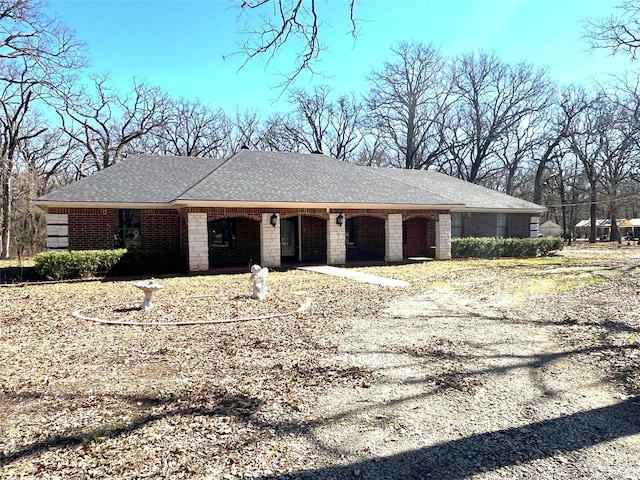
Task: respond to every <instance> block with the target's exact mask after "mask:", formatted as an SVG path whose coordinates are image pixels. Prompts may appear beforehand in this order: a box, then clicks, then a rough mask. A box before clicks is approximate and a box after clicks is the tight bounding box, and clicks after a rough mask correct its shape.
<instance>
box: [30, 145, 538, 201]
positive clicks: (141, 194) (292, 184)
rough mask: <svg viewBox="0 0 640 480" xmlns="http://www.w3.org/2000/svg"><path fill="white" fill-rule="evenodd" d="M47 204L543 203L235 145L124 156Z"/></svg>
mask: <svg viewBox="0 0 640 480" xmlns="http://www.w3.org/2000/svg"><path fill="white" fill-rule="evenodd" d="M34 203H36V204H37V205H40V206H43V207H47V206H85V207H91V206H100V207H102V206H107V205H112V206H120V207H122V208H124V207H125V206H126V207H129V208H131V207H133V206H135V205H139V206H141V207H143V206H156V207H158V208H159V207H161V206H162V207H172V206H186V205H190V206H216V205H246V206H260V205H271V206H273V205H275V204H277V205H282V206H294V205H298V206H318V205H320V206H322V207H325V206H326V207H331V206H342V207H348V206H353V207H358V206H359V207H363V208H364V207H368V208H375V207H379V208H383V207H386V208H390V207H394V206H395V207H398V208H439V209H449V210H452V211H461V210H466V209H484V210H487V209H491V210H501V209H505V210H513V209H516V210H519V211H531V212H537V211H540V210H542V209H543V208H542V207H540V206H539V205H535V204H533V203H530V202H525V201H523V200H519V199H517V198H515V197H511V196H509V195H504V194H501V193H498V192H494V191H492V190H489V189H487V188H484V187H480V186H478V185H472V184H469V183H468V182H464V181H462V180H459V179H456V178H452V177H449V176H447V175H443V174H438V173H435V172H428V171H415V170H400V169H388V168H371V167H360V166H355V165H351V164H349V163H345V162H341V161H339V160H336V159H333V158H330V157H327V156H325V155H322V154H301V153H283V152H261V151H255V150H246V149H244V150H241V151H240V152H238V153H237V154H235V155H233V156H232V157H230V158H228V159H226V160H218V159H209V158H194V157H165V156H131V157H129V158H127V159H125V160H123V161H121V162H119V163H117V164H115V165H113V166H111V167H109V168H107V169H104V170H101V171H100V172H97V173H95V174H94V175H92V176H90V177H87V178H85V179H82V180H79V181H77V182H74V183H72V184H70V185H67V186H65V187H62V188H60V189H58V190H55V191H53V192H51V193H49V194H47V195H44V196H42V197H40V198H38V199H36V200H35V201H34Z"/></svg>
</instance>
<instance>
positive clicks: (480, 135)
mask: <svg viewBox="0 0 640 480" xmlns="http://www.w3.org/2000/svg"><path fill="white" fill-rule="evenodd" d="M453 81H454V93H455V95H456V97H457V100H456V105H455V106H456V109H457V117H456V118H457V122H458V123H457V124H453V125H451V126H450V132H451V135H450V146H451V148H450V149H449V155H450V156H451V158H452V160H453V162H454V163H455V166H456V168H457V169H458V171H457V172H455V173H456V175H457V176H458V177H460V178H463V179H465V180H467V181H469V182H473V183H478V182H479V181H481V180H482V179H487V178H489V177H491V176H492V175H495V174H499V173H500V172H501V165H500V162H499V160H498V159H497V151H498V148H499V146H500V142H501V141H505V137H506V136H508V135H509V134H512V132H514V130H516V129H518V128H521V126H522V125H523V124H525V125H527V128H529V125H528V121H529V119H530V118H531V117H532V116H533V115H535V114H537V113H539V112H541V111H543V110H544V109H546V108H547V107H548V105H549V102H550V85H549V81H548V80H547V76H546V72H545V71H544V70H540V69H536V68H534V67H533V66H532V65H530V64H527V63H519V64H515V65H511V64H507V63H504V62H503V61H501V60H500V59H499V58H498V57H497V56H495V55H493V54H487V53H479V54H473V53H472V54H466V55H462V56H460V57H459V58H458V59H457V60H456V62H455V69H454V80H453Z"/></svg>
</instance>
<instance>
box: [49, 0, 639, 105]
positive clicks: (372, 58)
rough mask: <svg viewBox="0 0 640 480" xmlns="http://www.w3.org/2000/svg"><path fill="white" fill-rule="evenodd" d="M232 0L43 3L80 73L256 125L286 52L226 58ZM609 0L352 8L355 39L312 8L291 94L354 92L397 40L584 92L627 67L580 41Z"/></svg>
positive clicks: (449, 0)
mask: <svg viewBox="0 0 640 480" xmlns="http://www.w3.org/2000/svg"><path fill="white" fill-rule="evenodd" d="M239 3H240V0H198V1H188V0H187V1H179V2H176V1H169V0H162V1H158V0H145V1H133V0H119V1H114V0H111V1H101V0H51V1H50V3H49V7H48V11H49V13H55V14H57V15H58V16H59V17H60V18H61V20H62V21H63V22H64V23H65V24H66V25H67V26H69V27H70V28H72V29H73V30H75V32H76V35H77V37H78V38H80V39H81V40H84V41H85V42H86V43H87V44H88V52H89V58H90V62H91V69H92V70H93V71H95V72H100V73H104V72H109V74H110V77H111V80H112V82H113V83H114V84H115V85H116V86H118V87H119V88H122V89H123V90H126V89H127V88H128V87H129V86H130V85H131V83H132V80H133V78H136V79H138V80H142V81H146V82H148V83H150V84H153V85H157V86H160V87H162V88H164V89H165V90H167V91H168V92H169V93H170V94H171V95H172V96H173V97H176V98H177V97H186V98H191V99H196V98H198V99H200V100H202V101H203V102H205V103H208V104H209V105H211V106H212V107H216V108H217V107H222V108H223V109H224V110H225V111H227V113H229V114H233V112H234V111H235V109H236V108H240V109H255V110H257V111H260V112H261V113H262V114H263V115H264V116H268V115H269V114H270V113H271V112H273V111H275V110H282V109H284V108H286V106H285V105H284V100H285V99H286V93H285V94H284V95H281V93H282V92H281V89H279V88H277V87H276V86H277V85H278V83H279V82H280V81H281V77H279V76H278V73H280V72H288V71H290V70H291V68H292V64H293V61H294V59H295V52H296V48H297V46H295V45H294V44H291V45H288V46H287V48H286V49H285V50H284V51H282V52H280V53H279V54H278V55H277V56H276V58H274V59H272V60H271V61H270V63H268V64H267V62H266V61H264V60H260V59H258V60H254V61H252V62H250V63H249V64H248V65H247V66H245V67H244V68H242V69H240V67H241V65H242V63H243V60H244V59H243V57H242V56H240V55H231V56H230V54H232V53H233V52H236V51H238V44H239V42H240V41H241V40H242V36H241V34H240V30H242V26H243V23H242V21H240V22H238V9H237V5H238V4H239ZM618 3H619V2H618V0H392V1H388V0H359V1H358V3H357V4H356V11H355V16H356V18H357V19H358V30H359V34H358V36H357V38H355V39H354V38H353V37H351V36H350V34H349V29H350V24H349V8H348V2H347V0H316V4H317V10H318V12H319V14H320V17H321V19H322V21H323V24H322V25H321V29H320V35H321V41H322V43H323V44H324V46H325V48H326V50H325V51H324V52H322V54H321V56H320V59H319V61H318V62H317V63H316V64H315V69H316V71H318V72H322V73H323V75H319V74H316V75H309V74H305V75H302V76H301V77H299V79H298V82H297V83H296V86H298V87H308V86H310V85H312V84H323V83H325V84H329V85H331V87H332V89H333V91H334V92H335V93H336V94H344V93H350V92H354V93H356V94H359V93H365V92H366V90H367V82H366V76H367V74H368V73H369V72H370V71H371V70H372V69H373V68H378V67H380V66H381V65H382V63H383V62H384V61H385V60H389V59H391V58H392V57H391V53H390V47H391V46H393V45H397V43H398V42H400V41H402V40H416V41H421V42H425V43H433V44H434V45H435V46H436V47H438V48H440V49H441V51H442V53H443V54H444V55H445V56H447V57H453V56H455V55H458V54H461V53H466V52H470V51H477V50H485V51H492V52H495V53H496V54H497V55H498V56H499V57H500V58H502V59H504V60H505V61H509V62H518V61H527V62H530V63H533V64H534V65H537V66H541V67H543V66H544V67H548V69H549V72H550V74H551V76H552V78H555V79H556V80H558V81H560V82H563V83H571V82H575V83H585V82H588V81H590V80H591V79H594V78H600V79H603V78H604V77H605V76H606V75H609V74H611V73H616V72H620V71H621V70H623V69H625V68H633V67H634V65H633V64H632V62H631V61H630V60H628V59H627V58H625V57H611V56H610V55H609V54H608V53H607V52H602V51H599V52H589V51H588V46H587V43H586V41H585V40H584V39H583V38H582V35H583V22H584V20H585V19H587V18H596V17H602V16H607V15H609V14H611V13H613V12H614V7H615V5H616V4H618Z"/></svg>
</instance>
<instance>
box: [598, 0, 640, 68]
mask: <svg viewBox="0 0 640 480" xmlns="http://www.w3.org/2000/svg"><path fill="white" fill-rule="evenodd" d="M617 10H618V15H611V16H609V17H607V18H602V19H596V20H589V21H588V22H587V25H586V37H587V40H588V41H589V43H590V44H591V47H592V48H604V49H608V50H611V51H612V52H613V53H614V54H615V53H618V52H620V51H623V52H626V53H628V54H629V56H630V57H631V59H633V60H635V58H636V55H637V53H638V48H639V47H640V1H638V0H624V1H622V2H621V3H620V4H619V5H618V6H617Z"/></svg>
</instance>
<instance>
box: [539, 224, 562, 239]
mask: <svg viewBox="0 0 640 480" xmlns="http://www.w3.org/2000/svg"><path fill="white" fill-rule="evenodd" d="M561 235H562V227H561V226H560V225H558V224H557V223H555V222H552V221H551V220H547V221H546V222H544V223H542V224H541V225H540V236H542V237H560V236H561Z"/></svg>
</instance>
